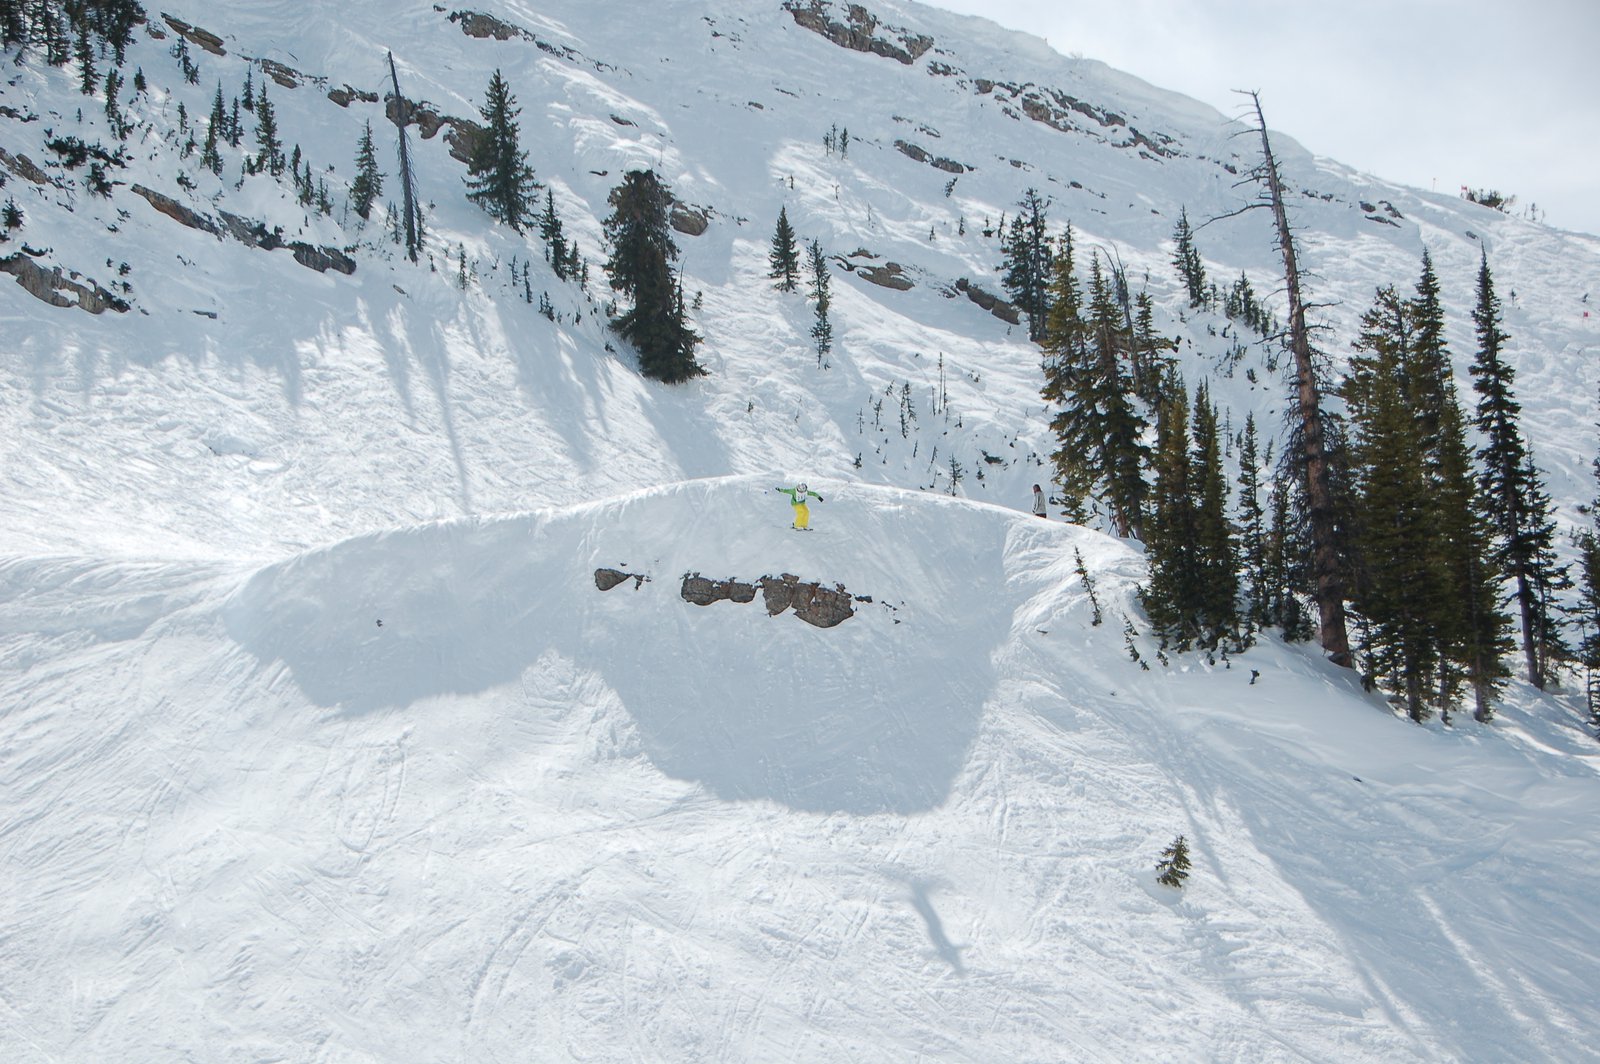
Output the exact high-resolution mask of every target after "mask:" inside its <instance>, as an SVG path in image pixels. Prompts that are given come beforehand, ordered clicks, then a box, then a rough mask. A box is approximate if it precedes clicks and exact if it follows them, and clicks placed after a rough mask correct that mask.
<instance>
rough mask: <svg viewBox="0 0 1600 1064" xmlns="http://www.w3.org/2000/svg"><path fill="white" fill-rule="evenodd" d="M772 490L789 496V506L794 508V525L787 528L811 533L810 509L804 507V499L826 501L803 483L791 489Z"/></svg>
mask: <svg viewBox="0 0 1600 1064" xmlns="http://www.w3.org/2000/svg"><path fill="white" fill-rule="evenodd" d="M773 490H774V491H778V492H781V493H783V494H784V495H787V496H789V505H790V506H793V507H794V524H792V525H790V526H789V527H790V528H794V529H799V530H800V531H801V532H809V531H811V508H810V507H809V506H807V505H806V499H808V498H811V499H815V500H817V501H818V502H827V501H828V500H826V499H824V498H823V497H822V496H821V495H818V494H817V493H816V492H814V491H812V490H811V489H810V488H808V487H806V486H805V484H803V483H802V484H798V485H796V486H795V487H792V488H774V489H773Z"/></svg>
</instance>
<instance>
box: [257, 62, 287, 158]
mask: <svg viewBox="0 0 1600 1064" xmlns="http://www.w3.org/2000/svg"><path fill="white" fill-rule="evenodd" d="M256 148H257V149H258V150H257V152H256V170H257V171H258V172H259V171H261V170H266V171H267V172H268V173H270V174H272V176H273V177H281V176H283V168H284V165H285V159H284V157H283V144H282V142H281V141H279V140H278V118H277V115H276V114H275V113H274V112H273V109H272V101H271V100H269V99H267V86H266V83H265V82H263V83H262V85H261V92H260V93H259V94H257V97H256Z"/></svg>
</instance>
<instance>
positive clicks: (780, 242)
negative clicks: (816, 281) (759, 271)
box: [767, 207, 800, 292]
mask: <svg viewBox="0 0 1600 1064" xmlns="http://www.w3.org/2000/svg"><path fill="white" fill-rule="evenodd" d="M767 261H768V263H770V264H771V269H770V270H768V271H767V276H768V277H770V278H772V279H774V280H776V281H777V282H778V284H777V288H778V291H780V292H793V291H794V289H795V284H796V282H797V279H798V278H799V275H800V252H799V250H798V249H797V248H796V247H795V242H794V228H793V227H792V226H790V224H789V208H788V207H779V208H778V227H777V231H776V232H774V233H773V234H772V250H771V251H770V252H769V253H768V254H767Z"/></svg>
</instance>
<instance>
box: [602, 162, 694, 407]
mask: <svg viewBox="0 0 1600 1064" xmlns="http://www.w3.org/2000/svg"><path fill="white" fill-rule="evenodd" d="M609 202H610V204H611V208H612V211H611V215H610V217H608V218H607V219H606V220H605V223H604V225H605V231H606V236H607V237H608V238H609V240H610V242H611V257H610V259H609V260H608V261H607V263H606V273H607V274H608V275H609V276H610V278H611V284H612V287H613V288H615V289H616V290H617V291H618V292H621V293H623V294H624V295H626V296H628V297H629V298H631V299H632V301H633V306H632V308H631V309H629V310H628V311H627V312H626V313H625V314H622V315H621V316H620V317H618V318H617V319H616V321H615V322H614V323H613V328H615V329H616V330H617V332H618V333H619V334H621V336H622V337H623V338H624V339H625V340H627V341H628V342H629V343H631V344H633V346H634V348H635V349H636V350H638V352H639V364H640V369H641V370H642V372H643V373H644V375H645V376H647V377H652V378H654V379H656V380H660V381H665V382H666V383H668V384H672V383H676V382H678V381H684V380H688V379H689V378H691V377H697V376H699V375H701V374H703V373H704V372H705V370H704V369H702V368H701V367H700V365H699V364H698V363H696V362H695V360H694V348H695V345H696V344H697V343H699V342H700V338H699V337H698V336H696V335H695V334H694V332H693V331H692V330H691V329H690V328H689V327H688V325H687V324H686V322H685V318H684V311H683V293H682V288H681V286H680V285H678V284H676V283H675V281H674V278H673V274H672V264H673V262H674V261H675V260H676V259H677V257H678V248H677V245H676V244H674V243H673V241H672V234H671V232H670V230H669V225H668V218H669V211H670V209H671V196H670V194H669V193H668V191H667V188H666V186H665V185H663V184H662V183H661V180H660V179H659V178H658V177H656V175H655V171H653V170H630V171H629V172H628V173H627V175H626V176H625V177H624V178H623V182H622V184H620V185H618V186H617V187H616V188H614V189H612V190H611V195H610V197H609Z"/></svg>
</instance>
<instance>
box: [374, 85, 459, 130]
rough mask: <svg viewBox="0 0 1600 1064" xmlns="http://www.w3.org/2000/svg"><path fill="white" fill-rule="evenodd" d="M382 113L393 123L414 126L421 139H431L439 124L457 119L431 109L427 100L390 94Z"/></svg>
mask: <svg viewBox="0 0 1600 1064" xmlns="http://www.w3.org/2000/svg"><path fill="white" fill-rule="evenodd" d="M383 113H384V114H385V115H386V116H387V117H388V119H389V121H391V122H393V123H394V124H395V125H405V126H416V127H417V129H418V131H420V132H421V133H422V139H423V140H432V139H433V138H434V137H435V136H436V135H437V134H438V132H439V129H440V127H441V126H443V125H445V124H446V123H447V122H454V121H457V120H456V119H452V118H446V117H445V116H444V115H441V114H440V113H439V112H438V111H435V110H434V109H433V105H432V104H430V103H428V102H427V101H423V102H421V103H416V102H413V101H411V100H408V99H406V98H405V97H404V96H398V97H397V96H390V97H388V99H387V101H386V102H385V103H384V107H383Z"/></svg>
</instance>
